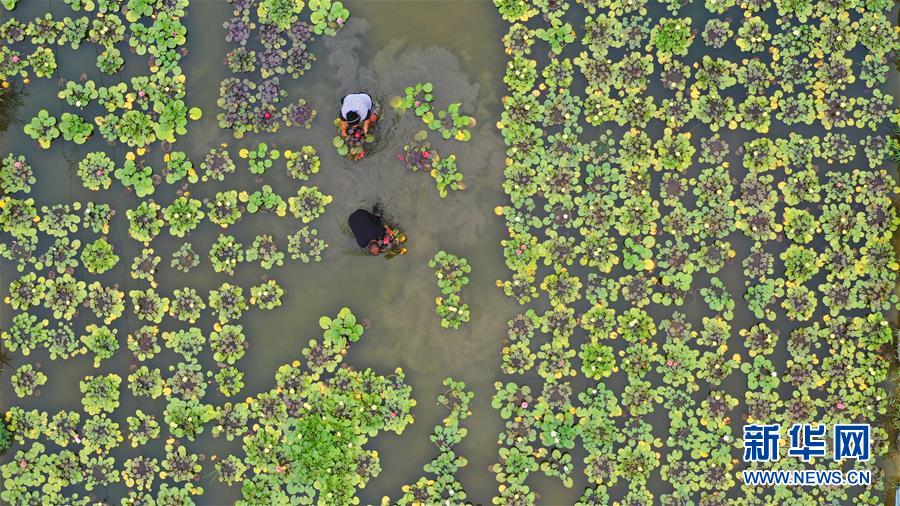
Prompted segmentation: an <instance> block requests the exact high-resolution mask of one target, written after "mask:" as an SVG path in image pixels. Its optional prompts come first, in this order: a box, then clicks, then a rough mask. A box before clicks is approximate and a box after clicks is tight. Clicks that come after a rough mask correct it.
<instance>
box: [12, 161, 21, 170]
mask: <svg viewBox="0 0 900 506" xmlns="http://www.w3.org/2000/svg"><path fill="white" fill-rule="evenodd" d="M13 167H15V168H17V169H21V168H22V162H20V161H18V160H16V162H15V163H13Z"/></svg>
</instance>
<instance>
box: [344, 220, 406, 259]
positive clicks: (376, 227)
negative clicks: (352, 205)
mask: <svg viewBox="0 0 900 506" xmlns="http://www.w3.org/2000/svg"><path fill="white" fill-rule="evenodd" d="M347 223H349V225H350V230H351V231H353V236H354V237H355V238H356V244H357V245H359V247H360V248H365V249H366V250H367V251H368V252H369V254H370V255H373V256H378V255H380V254H381V253H384V252H385V251H390V250H392V249H394V247H395V246H397V244H396V243H395V237H394V232H393V231H392V230H391V228H390V227H388V226H387V225H385V223H384V220H382V219H381V217H380V216H378V215H377V214H373V213H370V212H369V211H366V210H365V209H357V210H356V211H353V214H351V215H350V218H348V219H347Z"/></svg>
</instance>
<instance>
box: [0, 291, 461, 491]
mask: <svg viewBox="0 0 900 506" xmlns="http://www.w3.org/2000/svg"><path fill="white" fill-rule="evenodd" d="M35 286H40V285H37V284H36V285H35ZM45 323H46V322H45ZM319 324H320V326H321V328H322V329H323V334H322V338H321V340H317V339H312V340H310V341H309V342H308V344H307V346H306V347H305V348H304V349H303V352H302V353H303V359H302V360H294V361H293V362H292V363H290V364H285V365H283V366H281V367H279V368H278V370H277V371H276V373H275V387H273V388H272V389H271V390H270V391H268V392H263V393H260V394H258V395H256V396H253V397H247V398H246V399H244V400H242V401H235V402H231V401H229V402H225V403H223V404H220V405H216V404H209V403H207V402H204V394H205V391H206V386H207V383H208V382H210V380H209V379H208V378H207V375H205V374H204V373H203V371H202V369H201V366H200V365H199V363H198V362H197V361H196V360H195V359H196V357H197V355H198V354H200V353H203V352H205V351H207V350H208V351H210V352H212V353H213V354H214V359H215V361H216V362H218V363H219V365H220V367H221V369H220V370H219V372H218V373H216V374H215V375H214V376H213V378H212V379H213V380H214V382H215V383H217V384H218V385H219V388H220V390H221V391H222V393H223V394H224V395H226V396H227V397H231V396H233V395H235V393H236V392H237V391H238V390H239V389H240V385H241V384H242V379H241V378H242V376H243V373H242V372H241V371H239V370H238V369H237V368H236V367H234V364H235V362H236V361H237V360H238V359H239V358H240V357H241V356H242V355H243V354H244V349H245V346H246V341H245V337H244V334H243V331H242V327H241V326H240V325H231V324H224V325H218V324H217V325H216V327H215V330H214V331H213V332H212V333H211V334H210V335H209V337H208V340H207V338H206V337H205V336H204V335H203V333H202V332H201V331H200V330H198V329H196V328H189V329H187V330H180V331H175V332H164V333H163V334H162V336H158V328H157V327H155V326H152V325H145V326H143V327H140V328H139V329H136V330H135V331H134V333H133V334H131V335H129V336H128V347H129V349H130V350H132V351H133V352H134V354H135V358H136V360H138V361H139V362H138V363H140V364H141V365H139V366H136V367H134V368H133V369H132V371H133V372H132V373H131V374H129V375H128V377H127V378H123V377H121V376H120V375H118V374H115V373H110V374H95V375H89V376H86V377H84V379H83V380H82V381H81V382H80V384H79V389H80V391H81V395H82V405H83V409H84V413H85V414H86V415H82V414H81V412H80V411H78V410H71V411H69V410H65V411H59V412H57V413H48V412H46V411H42V410H38V409H33V410H30V411H26V410H23V409H21V408H19V407H12V408H10V410H9V411H8V412H7V414H6V420H5V424H2V426H3V427H4V429H6V428H7V427H8V429H9V430H11V431H12V434H13V437H14V438H15V442H16V443H17V444H18V445H19V446H20V447H21V449H19V450H17V451H16V453H15V455H14V456H13V458H12V459H11V460H10V461H9V462H7V463H5V464H3V465H2V466H0V473H2V475H3V489H2V492H0V497H2V499H3V500H4V502H5V503H7V504H14V505H18V504H23V505H24V504H38V503H40V504H63V503H65V504H73V503H74V504H85V505H86V504H94V502H95V501H94V500H92V498H91V497H92V495H93V494H92V491H95V489H97V488H105V487H108V486H112V485H117V484H124V486H125V487H126V488H127V490H128V493H127V496H125V497H123V498H122V504H194V500H193V499H192V496H197V495H200V494H202V493H203V488H202V487H201V486H200V480H201V478H204V477H205V476H211V477H215V478H214V479H217V480H219V481H221V482H223V483H225V484H227V485H232V484H237V485H238V486H239V487H240V491H241V494H242V496H243V498H242V499H241V500H240V501H239V504H286V503H290V502H292V501H297V500H302V501H303V502H304V503H313V502H319V503H329V504H348V503H350V502H352V498H353V496H354V494H355V492H356V490H357V489H358V488H361V487H364V486H365V484H366V483H367V482H368V481H369V479H371V478H372V477H374V476H377V475H378V473H379V471H380V466H379V461H378V453H377V452H376V451H373V450H369V449H367V448H366V447H365V446H366V443H367V441H368V439H369V438H370V437H374V436H376V435H377V434H379V433H381V432H385V431H393V432H396V433H398V434H399V433H401V432H402V431H403V430H404V428H405V427H406V426H407V425H408V424H409V423H411V422H412V416H411V415H410V409H411V408H412V407H413V406H415V400H413V399H412V398H411V397H410V393H411V388H410V386H409V385H408V384H406V382H405V379H404V375H403V371H402V370H400V369H397V370H395V371H393V372H392V373H391V374H389V375H381V374H378V373H376V372H374V371H372V370H371V369H366V370H364V371H357V370H354V369H352V368H350V367H349V366H346V365H344V364H342V363H341V362H342V360H343V357H344V355H345V354H346V353H347V351H348V350H349V348H350V346H351V345H352V343H355V342H357V341H358V340H359V339H360V337H361V336H362V334H363V326H362V324H361V323H359V322H358V321H357V319H356V317H355V316H354V315H353V313H352V312H351V311H350V310H349V309H347V308H343V309H341V310H340V311H339V312H338V314H337V316H335V317H334V318H329V317H327V316H325V317H322V318H321V319H320V321H319ZM61 328H64V327H61ZM36 329H42V330H40V331H38V334H39V335H42V336H44V337H45V342H46V343H47V344H48V345H50V346H56V347H57V348H58V349H67V350H68V351H67V353H81V352H83V351H84V350H83V347H82V345H81V343H79V342H78V340H77V339H76V338H75V336H74V334H71V331H68V333H67V332H65V331H63V330H58V331H57V330H47V329H43V328H42V326H41V324H34V323H32V328H31V329H30V331H35V330H36ZM89 332H91V333H92V334H97V335H98V336H103V335H105V336H109V332H108V331H101V330H90V329H89ZM159 337H161V339H159ZM98 339H101V338H99V337H98ZM51 340H52V343H51ZM73 341H74V343H75V344H74V345H72V344H71V343H72V342H73ZM82 341H85V343H86V344H85V345H86V346H87V347H90V344H87V341H86V340H85V338H84V337H82ZM160 341H162V344H163V345H164V346H165V347H166V348H168V349H170V350H172V351H173V352H175V353H176V354H178V355H180V356H181V357H182V358H183V359H184V361H182V362H179V363H178V364H177V365H176V366H173V367H170V368H169V371H168V374H166V373H164V372H162V371H161V370H160V369H159V368H156V367H153V365H152V362H149V359H150V358H152V357H153V356H154V355H155V354H157V353H159V352H160V351H161V349H162V348H161V346H160ZM109 342H111V343H114V345H115V346H118V341H117V340H116V338H115V336H112V337H111V341H109ZM207 343H208V344H209V346H208V347H206V346H205V345H206V344H207ZM148 364H151V365H148ZM46 380H47V377H46V376H45V375H44V374H43V373H42V372H40V371H39V370H37V369H36V367H33V366H32V365H31V364H25V365H23V366H21V367H19V368H18V369H17V370H16V372H15V374H14V375H13V377H12V381H13V385H14V388H15V391H16V393H17V394H18V395H20V396H25V395H31V394H32V393H33V392H34V391H35V390H36V389H37V388H38V387H39V386H40V385H41V384H43V383H44V382H45V381H46ZM450 386H451V387H453V389H451V390H450V391H448V393H446V394H445V395H444V396H442V399H444V400H442V402H443V403H444V404H445V405H446V406H448V407H449V408H450V409H451V416H452V417H453V419H454V420H461V419H463V418H465V416H467V413H468V412H467V404H468V401H469V399H470V398H471V394H467V393H466V392H465V391H464V390H460V389H461V388H462V387H463V385H461V384H456V383H454V384H452V385H450ZM123 387H127V391H130V392H131V394H132V395H134V396H136V397H138V398H142V397H147V398H150V399H156V398H158V397H162V396H164V398H165V401H166V404H165V409H164V411H163V414H162V417H161V419H160V418H159V417H157V416H154V415H151V414H148V413H145V412H144V411H142V410H136V411H135V412H134V414H133V415H130V416H128V417H127V419H125V420H124V421H125V424H124V425H123V424H120V423H119V422H117V421H115V420H114V418H113V415H114V414H115V412H116V411H117V410H118V408H119V406H120V398H121V396H122V391H123ZM228 389H234V390H232V391H229V390H228ZM456 394H458V395H456ZM448 423H449V422H448ZM454 429H455V432H454ZM164 430H165V431H168V434H169V435H170V437H169V438H168V439H166V440H165V451H164V453H163V454H161V455H156V454H154V453H150V452H141V453H137V454H133V455H135V456H132V457H128V458H123V457H121V456H119V457H117V456H116V455H117V453H118V452H115V450H116V449H117V448H119V447H122V446H124V444H125V441H126V440H127V441H128V444H129V445H130V446H131V447H133V448H144V447H145V446H146V445H147V444H148V443H150V442H151V441H154V440H157V439H160V438H161V435H162V433H163V431H164ZM207 430H208V431H209V433H210V434H211V435H212V437H213V438H222V439H224V440H225V441H229V442H230V441H236V442H238V443H239V444H237V445H235V446H231V445H227V446H223V448H225V449H224V451H225V452H227V455H219V454H213V455H211V456H209V458H208V459H207V456H206V455H205V454H202V453H195V452H194V451H192V450H190V449H188V446H190V442H192V441H194V440H195V439H196V438H197V437H198V436H200V435H201V434H203V433H204V432H206V431H207ZM436 430H437V429H436ZM443 433H445V434H447V435H448V436H449V437H451V438H452V437H456V438H457V439H455V440H454V439H449V440H447V441H445V442H442V443H439V446H440V448H441V449H442V451H449V452H452V450H451V449H450V446H452V445H453V444H454V443H455V442H456V441H458V439H459V438H461V436H463V435H465V429H458V427H456V424H455V423H454V424H453V426H448V428H446V429H445V432H443ZM7 434H8V433H7ZM186 444H187V446H186ZM442 455H443V454H442ZM451 455H452V453H451ZM453 462H454V463H455V465H457V466H460V465H464V461H462V462H460V461H458V460H456V459H453ZM434 472H437V471H434ZM448 472H449V471H448ZM209 473H212V474H209ZM438 474H439V479H441V480H444V481H441V483H446V484H447V486H450V484H451V482H450V481H447V480H448V478H447V476H446V474H441V473H438ZM451 474H452V472H451ZM451 478H452V476H451ZM75 490H83V491H84V495H81V494H79V493H74V492H73V491H75Z"/></svg>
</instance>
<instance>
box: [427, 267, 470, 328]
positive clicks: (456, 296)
mask: <svg viewBox="0 0 900 506" xmlns="http://www.w3.org/2000/svg"><path fill="white" fill-rule="evenodd" d="M428 267H431V268H432V269H434V276H435V278H437V285H438V289H439V290H440V291H441V296H439V297H437V298H436V299H435V300H434V302H435V304H437V307H436V308H435V312H436V313H437V315H438V316H440V317H441V327H445V328H452V329H458V328H459V327H460V326H461V325H462V324H463V323H466V322H468V321H469V319H470V318H471V315H470V314H469V305H468V304H466V303H464V302H463V301H462V298H461V297H460V292H461V291H462V288H463V287H464V286H466V285H468V284H469V276H468V275H469V273H470V272H472V267H471V266H470V265H469V262H468V261H467V260H466V259H465V258H460V257H458V256H456V255H454V254H453V253H447V252H446V251H443V250H441V251H438V252H437V253H435V255H434V258H432V259H431V260H429V261H428Z"/></svg>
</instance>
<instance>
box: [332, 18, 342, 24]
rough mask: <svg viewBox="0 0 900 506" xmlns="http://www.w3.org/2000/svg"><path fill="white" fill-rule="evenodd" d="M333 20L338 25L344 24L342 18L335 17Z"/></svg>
mask: <svg viewBox="0 0 900 506" xmlns="http://www.w3.org/2000/svg"><path fill="white" fill-rule="evenodd" d="M334 22H335V23H337V25H338V26H344V18H337V19H336V20H334Z"/></svg>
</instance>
